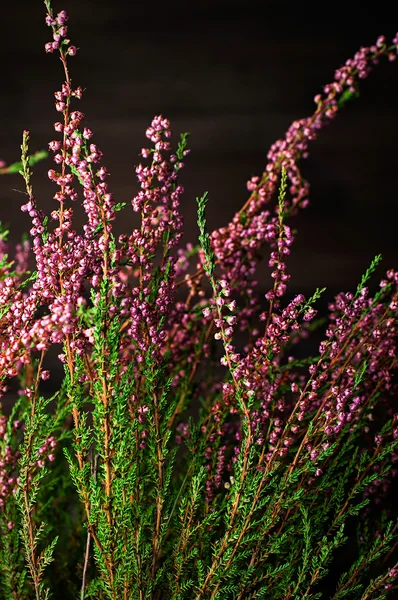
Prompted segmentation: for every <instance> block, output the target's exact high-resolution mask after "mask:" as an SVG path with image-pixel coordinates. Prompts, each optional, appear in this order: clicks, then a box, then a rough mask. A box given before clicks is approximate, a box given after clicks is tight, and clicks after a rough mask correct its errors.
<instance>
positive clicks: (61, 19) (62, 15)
mask: <svg viewBox="0 0 398 600" xmlns="http://www.w3.org/2000/svg"><path fill="white" fill-rule="evenodd" d="M68 18H69V17H68V15H67V13H66V11H65V10H61V12H59V13H58V14H57V18H56V22H57V24H58V25H64V24H65V23H66V21H67V20H68Z"/></svg>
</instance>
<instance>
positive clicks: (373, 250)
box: [0, 0, 398, 294]
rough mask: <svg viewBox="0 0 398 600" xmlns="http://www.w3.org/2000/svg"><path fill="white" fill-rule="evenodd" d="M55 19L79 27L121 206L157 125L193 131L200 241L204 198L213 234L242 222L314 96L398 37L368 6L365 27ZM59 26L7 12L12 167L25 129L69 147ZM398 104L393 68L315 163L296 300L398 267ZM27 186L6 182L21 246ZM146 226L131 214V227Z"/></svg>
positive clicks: (346, 22)
mask: <svg viewBox="0 0 398 600" xmlns="http://www.w3.org/2000/svg"><path fill="white" fill-rule="evenodd" d="M53 7H54V10H55V12H58V11H59V10H61V9H65V10H66V11H67V12H68V14H69V16H70V19H69V22H68V26H69V31H68V34H69V37H70V39H71V41H72V43H73V44H75V45H76V46H78V47H79V48H80V51H79V52H78V54H77V56H76V57H75V58H72V59H71V60H70V63H69V65H70V70H71V76H72V81H73V83H74V85H75V86H77V85H81V86H82V87H83V88H86V92H85V94H84V97H83V100H82V101H80V103H78V102H76V103H75V109H79V110H82V111H83V112H84V113H85V114H86V123H87V125H88V126H89V127H90V128H91V129H92V130H93V131H94V132H95V137H94V138H93V142H95V143H96V144H98V146H99V147H100V148H101V150H102V151H103V152H104V158H103V164H105V165H106V166H107V168H108V170H109V171H110V173H111V177H110V178H109V179H108V182H109V185H110V188H111V190H112V191H113V193H114V195H115V198H116V200H117V201H118V202H123V201H124V202H129V201H130V200H131V198H132V197H133V196H134V194H135V193H136V191H137V184H136V180H135V173H134V167H135V165H136V164H137V162H139V160H140V159H139V157H138V153H139V151H140V148H141V147H142V146H144V145H145V143H146V138H145V129H146V127H147V126H148V125H149V123H150V121H151V119H152V117H153V116H154V115H155V114H162V115H163V116H165V117H168V118H169V119H170V120H171V124H172V128H173V131H174V133H175V138H174V139H175V140H176V141H177V139H178V136H179V133H181V132H185V131H189V132H191V137H190V139H189V146H190V148H191V154H190V156H189V157H187V160H186V168H185V169H184V170H183V172H182V173H183V174H182V183H183V185H184V187H185V194H184V197H183V203H182V211H183V213H184V216H185V223H186V230H185V231H186V234H185V241H193V242H195V241H196V239H197V226H196V202H195V197H196V196H198V195H202V194H203V192H204V191H205V190H207V191H208V192H209V198H210V200H209V204H208V224H209V228H211V229H214V228H216V227H220V226H223V225H224V224H227V223H228V222H229V221H230V219H231V218H232V217H233V215H234V214H235V212H236V211H237V210H238V209H239V208H240V207H241V206H242V205H243V203H244V202H245V201H246V199H247V197H248V193H247V191H246V181H247V180H248V179H249V178H250V177H251V176H252V175H256V174H261V173H262V171H263V169H264V167H265V165H266V163H267V159H266V154H267V152H268V149H269V147H270V145H271V144H272V143H273V142H274V141H275V140H277V139H279V138H281V137H283V136H284V134H285V131H286V130H287V128H288V127H289V125H290V123H291V122H292V121H293V120H295V119H298V118H302V117H307V116H309V115H311V114H312V113H313V110H314V108H315V104H314V103H313V97H314V96H315V94H317V93H319V92H320V91H321V90H322V87H323V85H324V84H326V83H329V82H331V81H332V80H333V78H334V71H335V70H336V69H337V68H338V67H340V66H341V65H342V64H343V63H344V62H345V60H346V59H347V58H349V57H351V56H353V55H354V53H355V52H356V50H357V49H358V48H359V47H360V46H361V45H372V44H373V43H374V42H375V41H376V39H377V37H378V36H379V35H381V34H384V35H386V36H387V39H389V40H391V39H392V37H394V34H395V32H396V31H397V30H398V18H397V19H395V20H394V15H392V14H391V13H390V14H389V15H388V18H386V15H385V9H383V10H382V9H381V8H380V13H381V15H380V14H378V12H377V7H376V8H374V7H373V8H372V11H371V12H369V13H368V14H367V13H366V9H364V8H362V9H361V11H362V12H361V14H358V15H356V19H350V18H349V17H348V16H347V15H342V14H335V13H332V14H331V15H330V20H326V21H325V20H323V21H322V20H321V19H319V20H317V18H316V14H306V11H305V10H303V9H302V8H300V9H298V8H290V7H289V9H288V10H287V9H286V7H285V5H284V4H282V3H279V4H278V6H277V7H275V6H274V7H268V6H266V5H264V4H261V5H260V4H258V5H257V4H256V3H253V2H252V3H250V2H248V3H245V4H244V5H243V4H236V5H232V6H230V3H227V2H223V1H221V2H212V3H210V2H208V1H207V0H205V1H203V0H202V1H201V2H198V3H193V2H185V3H184V4H183V3H181V2H173V3H162V4H161V3H160V2H154V3H146V2H133V3H125V2H124V1H122V0H112V1H110V0H103V1H102V2H101V3H99V2H96V1H94V0H63V1H62V2H61V1H58V0H57V2H54V4H53ZM369 11H370V9H369ZM45 14H46V11H45V7H44V3H43V2H41V1H40V0H29V1H27V0H22V2H18V3H8V5H7V7H6V8H3V9H2V12H1V25H0V28H1V36H0V49H1V55H0V61H1V67H2V92H1V95H0V115H1V126H0V158H2V159H3V160H5V161H7V163H10V162H13V161H16V160H18V158H19V156H20V148H19V146H20V143H21V139H22V131H23V129H24V128H26V129H28V130H30V133H31V151H32V152H34V151H36V150H40V149H43V148H47V144H48V142H49V141H50V140H51V139H55V138H56V134H55V132H54V130H53V127H52V124H53V122H54V121H56V120H58V118H59V113H57V112H56V111H55V108H54V97H53V92H54V91H55V90H57V89H59V88H60V86H61V84H62V82H63V70H62V65H61V63H60V61H59V59H58V58H57V56H56V54H53V55H46V54H45V52H44V44H45V42H46V41H48V40H49V39H50V37H51V36H50V29H49V28H47V27H46V25H45V23H44V18H45ZM379 17H380V18H379ZM383 17H384V18H383ZM397 92H398V60H397V61H396V62H394V63H389V62H388V61H387V60H384V61H382V63H380V64H379V65H378V66H377V67H375V69H374V71H373V72H372V73H371V74H370V75H369V77H368V79H366V80H365V81H363V82H362V85H361V88H360V94H361V95H360V98H359V99H357V100H354V101H352V102H350V103H348V104H347V105H346V107H345V108H344V109H343V110H342V112H341V114H339V115H338V116H337V118H336V119H335V121H334V122H332V123H331V124H330V125H329V126H328V127H327V128H325V129H324V130H323V131H322V132H321V133H320V135H319V139H318V140H317V141H315V142H313V143H312V144H311V147H310V157H309V159H307V160H305V161H302V163H301V168H302V172H303V174H304V176H305V177H306V178H307V179H309V181H310V183H311V184H312V194H311V206H310V207H309V208H308V209H307V210H305V211H303V212H302V213H301V214H300V216H298V217H296V218H294V219H293V220H292V221H291V225H292V226H293V227H297V229H298V234H297V237H296V242H295V245H294V246H293V249H292V254H291V257H290V258H289V262H288V266H289V268H290V272H291V273H292V280H291V288H290V289H291V292H292V293H295V292H299V291H300V292H304V293H307V294H309V293H311V292H312V290H313V289H314V288H315V287H317V286H322V287H323V286H327V287H328V290H329V292H330V294H333V293H334V292H335V291H338V290H348V289H353V288H354V287H355V286H356V284H357V282H358V280H359V278H360V276H361V274H362V273H363V272H364V271H365V269H366V268H367V266H368V265H369V263H370V261H371V260H372V258H373V257H374V256H375V254H377V253H379V252H381V253H382V254H383V257H384V262H383V268H382V269H380V271H379V274H380V277H381V276H382V275H381V274H382V272H383V271H384V270H386V269H387V268H390V267H397V266H398V261H397V258H398V252H397V244H396V228H397V225H396V217H397V200H398V198H397V185H396V179H395V174H396V171H397V167H398V165H397V152H396V149H397V139H398V111H397ZM53 166H54V163H53V162H52V160H51V157H50V156H49V157H48V159H47V160H46V161H44V162H43V163H40V164H39V165H38V166H36V167H35V168H34V173H35V175H34V179H33V184H34V190H35V194H36V197H37V201H38V203H39V206H40V207H41V208H43V209H44V210H46V211H49V210H50V209H52V207H53V206H54V201H53V200H52V195H53V193H54V192H55V186H54V185H53V184H52V183H51V182H49V181H48V180H47V176H46V173H47V171H48V169H49V168H52V167H53ZM16 190H18V191H16ZM23 190H24V183H23V180H22V178H21V177H20V176H19V175H13V176H10V175H8V176H2V177H0V202H1V206H0V219H1V220H2V221H3V222H4V221H5V222H10V224H11V234H10V235H11V238H10V239H11V241H12V242H16V241H18V240H19V239H20V236H21V234H22V232H24V231H28V230H29V228H30V223H29V217H28V216H27V214H26V213H22V212H21V211H20V205H21V204H22V203H23V202H24V201H25V198H24V196H23V195H22V194H21V193H19V191H23ZM77 217H78V218H81V217H82V215H81V214H80V213H78V215H77ZM130 217H131V223H129V218H130ZM132 226H133V216H132V213H130V212H129V211H128V210H125V211H124V212H123V219H122V223H121V224H120V225H119V227H116V231H117V232H121V231H122V230H124V229H128V228H129V227H132ZM264 277H265V278H266V279H267V281H268V276H266V275H265V274H264ZM267 281H265V279H264V289H266V288H267V287H268V284H267ZM260 285H262V283H260Z"/></svg>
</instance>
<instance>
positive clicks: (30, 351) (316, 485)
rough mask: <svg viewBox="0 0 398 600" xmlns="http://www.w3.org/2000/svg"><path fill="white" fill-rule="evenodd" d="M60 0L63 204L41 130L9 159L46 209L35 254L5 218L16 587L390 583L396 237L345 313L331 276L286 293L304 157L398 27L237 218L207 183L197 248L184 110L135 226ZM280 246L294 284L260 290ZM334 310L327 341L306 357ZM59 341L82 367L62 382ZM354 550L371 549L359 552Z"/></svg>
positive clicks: (10, 553) (10, 557)
mask: <svg viewBox="0 0 398 600" xmlns="http://www.w3.org/2000/svg"><path fill="white" fill-rule="evenodd" d="M44 4H45V7H46V11H47V14H46V24H47V25H48V27H49V28H50V29H51V34H52V40H51V41H49V42H47V43H46V45H45V50H46V52H47V53H50V54H51V53H54V52H56V53H58V54H59V56H60V59H61V63H62V65H63V70H64V75H65V81H64V83H63V84H62V86H61V89H60V90H58V91H56V92H55V108H56V111H57V112H58V113H59V115H60V120H59V121H57V122H56V123H55V124H54V129H55V132H56V134H57V136H56V138H57V139H54V140H51V141H50V142H49V150H50V151H51V152H52V153H53V159H54V162H55V165H56V168H54V169H49V171H48V177H49V179H50V180H51V181H52V182H53V183H54V185H55V186H56V192H55V193H54V195H53V202H54V207H55V208H54V210H52V211H51V213H50V215H45V214H44V212H43V211H42V210H41V209H40V208H39V203H38V202H37V200H36V198H35V195H34V190H33V187H32V183H31V179H32V167H33V166H34V165H35V163H36V162H37V160H38V159H41V158H43V157H44V154H43V153H40V154H36V155H32V156H30V155H29V133H28V132H27V131H25V132H24V133H23V140H22V146H21V151H22V157H21V162H20V163H16V164H15V165H11V166H10V167H6V166H4V165H2V167H1V169H0V174H5V173H9V172H14V170H15V169H16V168H17V169H18V171H19V172H20V173H21V175H22V177H23V178H24V181H25V187H26V193H27V202H26V203H25V204H24V205H23V206H22V207H21V208H22V210H23V211H24V212H26V213H27V214H28V216H29V217H30V219H31V221H32V228H31V230H30V241H28V239H23V241H22V243H21V244H19V245H17V247H16V249H15V252H14V259H12V258H10V257H11V256H12V249H11V248H10V247H9V244H8V242H7V234H8V229H7V228H6V227H2V228H1V231H0V300H1V306H2V308H1V311H0V325H1V329H0V332H1V335H0V394H1V395H2V396H3V395H5V394H6V393H7V392H8V393H11V394H13V395H14V396H15V398H14V402H13V405H12V409H11V414H10V415H8V416H6V415H4V414H2V413H0V530H1V538H0V586H1V590H2V593H3V596H2V597H4V598H7V599H8V598H10V599H11V598H12V599H14V600H23V599H24V598H33V597H34V598H36V600H41V599H45V598H50V597H51V595H53V596H55V597H62V598H72V597H78V596H79V597H80V598H81V600H84V599H85V598H86V599H88V598H96V599H105V598H108V599H112V600H116V598H118V599H119V598H123V599H125V600H127V599H135V598H139V599H140V600H144V599H148V600H160V599H163V598H172V599H175V600H177V599H178V600H183V599H184V598H187V599H188V598H195V599H196V600H201V599H203V600H204V599H206V600H207V599H219V600H224V599H225V600H227V599H230V598H231V600H232V599H239V600H246V599H254V598H263V599H270V600H271V599H272V600H275V599H278V598H280V599H282V598H283V599H285V600H286V599H293V598H297V599H298V598H307V599H309V598H313V599H314V598H323V597H325V595H324V594H325V593H326V592H325V589H326V587H327V589H328V590H329V591H328V593H327V595H328V597H332V598H333V599H335V600H338V599H341V598H347V597H349V598H354V599H355V598H357V599H358V600H365V599H369V600H370V599H371V598H372V599H375V598H385V597H388V596H389V595H391V593H392V592H393V591H394V590H396V589H397V587H398V584H397V579H398V577H397V575H398V567H397V558H398V557H397V552H396V549H397V545H398V534H397V521H396V513H394V511H393V510H392V509H391V504H389V503H390V500H391V495H392V492H393V487H394V485H395V478H396V475H397V473H398V469H397V468H396V463H397V461H398V449H397V445H398V412H397V411H396V408H395V400H396V394H397V384H396V380H395V377H396V367H397V322H396V312H397V307H398V290H397V285H398V273H397V272H396V271H395V270H394V269H389V270H388V271H387V272H386V274H385V277H384V278H383V279H382V281H381V283H380V288H379V290H378V291H377V292H376V293H375V294H374V295H373V297H371V293H370V290H369V288H368V287H367V286H368V283H369V281H370V279H371V277H372V276H373V274H374V273H375V271H376V270H377V269H378V268H379V266H380V263H381V256H380V255H377V256H376V257H375V258H374V260H373V261H372V262H371V264H370V266H369V268H368V269H367V270H366V272H365V274H364V275H363V277H362V279H361V282H360V283H359V285H358V286H357V288H356V291H355V293H352V292H346V293H340V294H338V295H337V296H336V297H335V299H334V300H333V301H331V302H330V303H329V307H328V308H329V314H328V317H327V318H326V317H325V318H321V319H317V318H316V317H317V309H316V306H317V301H318V300H319V298H320V296H321V294H323V293H325V291H326V290H325V289H316V290H315V292H314V293H313V295H312V296H311V297H310V298H307V299H306V298H305V297H304V295H303V294H297V295H296V296H295V297H293V298H291V299H286V298H287V294H288V282H289V279H290V274H289V272H288V266H287V263H288V257H289V255H290V252H291V249H292V245H293V241H294V233H293V230H292V229H291V227H290V224H288V222H289V221H290V219H291V218H292V217H293V216H294V215H295V214H296V213H297V211H298V209H300V208H305V207H306V206H308V203H309V202H308V195H309V185H308V182H306V181H305V180H304V179H303V178H302V176H301V173H300V170H299V166H298V162H299V160H300V159H301V158H306V156H307V155H308V146H309V142H310V141H312V140H314V139H316V137H317V135H318V133H319V131H320V130H321V129H322V128H323V127H324V125H326V124H327V123H329V122H330V121H331V120H332V119H333V118H334V117H335V116H336V115H337V113H338V111H339V110H340V109H341V108H342V107H344V105H345V103H346V102H347V101H348V100H350V99H352V98H355V97H356V96H357V94H358V84H359V81H360V80H361V79H363V78H364V77H366V76H367V75H368V74H369V73H370V71H371V68H372V66H373V65H376V64H377V63H378V61H379V60H380V59H381V58H382V57H384V56H386V57H387V58H388V59H389V60H390V61H393V60H394V59H395V57H396V54H397V47H398V35H397V36H396V37H395V38H394V40H393V42H392V44H391V45H388V44H387V42H386V40H385V38H384V37H383V36H380V37H379V38H378V40H377V42H376V44H375V45H374V46H371V47H370V48H361V49H360V50H359V51H358V52H357V53H356V54H355V56H354V58H353V59H350V60H348V61H347V62H346V64H345V65H344V66H343V67H341V68H340V69H339V70H338V71H336V73H335V80H334V82H333V83H331V84H329V85H327V86H325V87H324V89H323V93H322V94H318V95H317V96H316V97H315V103H316V110H315V112H314V114H313V115H312V116H310V117H309V118H306V119H301V120H299V121H295V122H294V123H293V124H292V125H291V127H290V128H289V130H288V132H287V134H286V136H285V139H284V140H279V141H278V142H276V143H275V144H274V145H273V146H272V147H271V149H270V151H269V153H268V160H269V162H268V165H267V166H266V168H265V170H264V173H263V174H262V175H261V176H259V177H253V178H252V179H251V181H250V182H248V186H247V187H248V190H249V191H250V197H249V199H248V201H247V202H246V203H245V204H244V206H243V207H242V209H241V210H240V211H239V212H238V213H237V214H236V215H235V217H234V219H233V220H232V222H231V223H230V224H229V225H227V226H226V227H223V228H220V229H218V230H216V231H213V232H209V231H208V230H207V224H206V214H205V212H206V205H207V202H208V200H209V198H208V194H207V193H204V194H203V196H202V197H201V198H197V214H198V229H199V235H198V242H199V243H198V244H196V245H193V243H188V244H186V245H185V246H183V245H182V234H183V219H182V215H181V211H180V202H181V198H182V194H183V192H184V189H183V187H182V185H181V183H180V171H181V169H182V168H183V167H184V160H185V157H186V156H187V155H188V153H189V149H188V147H187V142H188V134H187V133H185V134H182V135H181V136H180V140H179V141H178V142H177V144H174V141H173V136H172V130H171V125H170V122H169V120H168V119H166V118H164V117H163V116H161V115H159V116H156V117H155V118H154V119H153V120H152V122H151V124H150V126H149V127H148V128H147V130H146V138H147V140H148V143H147V144H146V147H143V148H141V152H140V155H141V158H142V159H143V163H140V164H138V165H137V166H136V170H135V173H136V176H137V180H138V183H139V191H138V193H137V194H136V195H135V196H134V198H132V200H131V209H132V211H133V213H136V214H137V215H138V217H139V219H140V224H139V226H138V227H135V228H132V229H131V230H130V231H128V232H127V233H125V234H122V235H120V236H119V237H116V236H115V234H114V231H113V222H114V221H115V220H116V219H117V218H118V214H119V213H120V211H122V210H123V211H126V210H128V207H127V205H126V203H119V202H116V199H115V198H114V197H113V195H112V192H111V190H110V186H109V185H108V182H107V180H108V177H109V172H108V171H107V169H106V167H105V166H104V165H102V162H101V161H102V152H101V150H100V149H99V147H98V146H97V144H96V143H93V141H92V138H93V136H94V134H93V132H92V131H91V130H90V129H89V128H88V127H86V126H85V125H84V115H83V113H81V112H80V111H78V110H74V106H73V104H74V103H75V102H78V101H79V100H80V99H81V97H82V95H83V89H82V88H81V87H80V86H77V87H74V86H72V79H71V77H70V74H69V65H68V61H69V59H70V58H71V57H73V56H75V54H76V52H77V51H78V49H77V48H76V46H74V45H72V44H71V41H70V40H69V37H68V25H67V21H68V15H67V14H66V12H65V11H61V12H59V13H57V14H54V12H53V10H52V7H51V3H50V1H49V0H45V1H44ZM275 192H278V193H277V198H276V199H275V198H274V196H275ZM79 199H81V200H82V205H83V208H84V211H85V222H84V224H83V228H82V232H80V233H79V232H78V231H77V230H76V229H75V228H74V221H73V204H74V203H76V202H77V201H79ZM210 201H211V199H210ZM265 205H267V207H265ZM264 249H265V253H267V252H269V257H268V266H269V268H270V269H271V277H272V279H273V284H272V287H271V289H269V290H268V291H266V293H265V294H264V295H263V296H264V297H263V298H262V297H261V296H260V293H259V291H258V289H259V281H257V279H256V277H257V267H258V264H259V262H260V260H261V259H262V258H263V256H264ZM31 254H32V256H30V255H31ZM29 258H33V260H34V263H35V270H34V271H33V272H30V271H29V268H28V264H29ZM195 267H196V271H195ZM264 300H265V303H266V308H265V310H264ZM321 327H324V334H323V340H322V341H321V342H320V345H319V349H318V353H317V354H316V355H315V356H307V357H306V358H297V356H296V355H295V348H296V347H297V344H299V343H302V342H303V341H304V343H305V339H306V337H307V336H308V335H310V334H311V333H312V332H313V331H314V330H315V329H316V328H318V329H319V328H321ZM238 330H239V332H242V333H244V334H245V335H246V336H247V343H246V344H245V345H244V347H243V348H240V347H239V344H238V336H237V333H238ZM53 349H56V352H57V354H58V359H59V361H60V362H61V363H62V365H63V368H64V376H63V378H62V381H60V382H59V381H56V382H54V383H55V384H56V385H57V387H58V391H57V392H56V393H55V394H53V395H50V394H47V393H46V390H45V384H46V382H47V381H48V380H49V379H51V378H55V369H54V367H53V363H52V362H51V354H50V352H51V351H52V350H53ZM60 349H61V350H60ZM354 526H356V527H355V531H354V529H353V528H354ZM355 532H356V538H355ZM345 551H346V552H348V553H349V558H350V561H351V562H350V564H347V563H346V562H344V561H343V564H341V563H339V560H338V558H339V554H340V553H342V552H345ZM328 578H329V579H328ZM330 578H332V579H330ZM329 580H330V581H331V583H330V582H329ZM325 581H327V584H326V583H325ZM322 586H324V587H322ZM330 590H332V592H330ZM329 592H330V593H329ZM333 593H334V595H333V596H331V594H333Z"/></svg>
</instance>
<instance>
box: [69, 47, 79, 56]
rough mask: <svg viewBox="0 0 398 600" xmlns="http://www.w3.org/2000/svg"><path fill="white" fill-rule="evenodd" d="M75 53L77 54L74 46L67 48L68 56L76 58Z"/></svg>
mask: <svg viewBox="0 0 398 600" xmlns="http://www.w3.org/2000/svg"><path fill="white" fill-rule="evenodd" d="M76 53H77V48H76V46H69V48H68V54H69V55H70V56H76Z"/></svg>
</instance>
